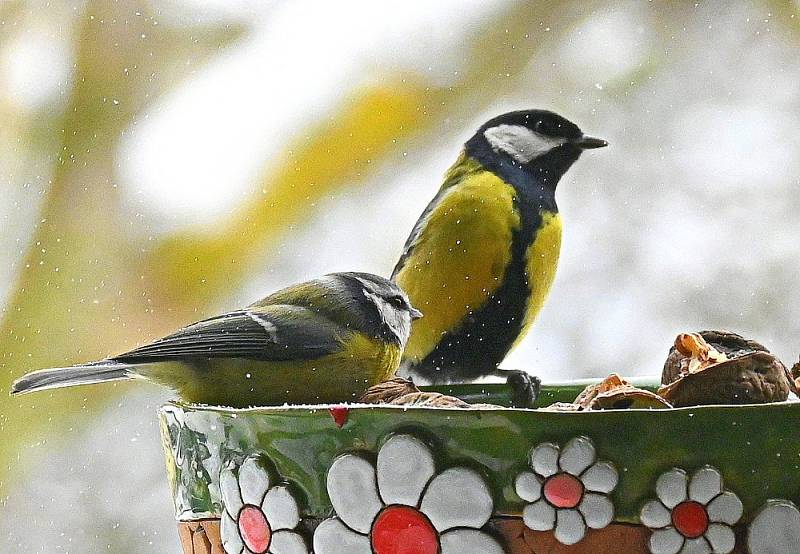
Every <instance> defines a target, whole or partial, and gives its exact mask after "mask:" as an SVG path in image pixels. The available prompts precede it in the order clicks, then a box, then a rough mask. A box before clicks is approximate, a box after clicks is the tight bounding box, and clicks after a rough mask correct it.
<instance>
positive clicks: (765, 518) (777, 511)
mask: <svg viewBox="0 0 800 554" xmlns="http://www.w3.org/2000/svg"><path fill="white" fill-rule="evenodd" d="M798 544H800V510H798V509H797V506H795V505H794V504H793V503H792V502H791V501H789V500H784V499H782V498H781V499H772V500H767V503H766V504H765V505H764V506H763V507H762V508H761V509H760V510H759V512H758V514H757V515H756V517H755V518H753V521H752V522H751V523H750V527H749V528H748V529H747V548H748V552H750V553H751V554H774V553H776V552H795V551H797V545H798Z"/></svg>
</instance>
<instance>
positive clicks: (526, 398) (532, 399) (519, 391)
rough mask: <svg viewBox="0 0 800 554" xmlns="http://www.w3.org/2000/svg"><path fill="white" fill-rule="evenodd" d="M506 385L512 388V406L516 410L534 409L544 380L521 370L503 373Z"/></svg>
mask: <svg viewBox="0 0 800 554" xmlns="http://www.w3.org/2000/svg"><path fill="white" fill-rule="evenodd" d="M503 375H506V376H507V377H506V383H507V384H508V386H509V387H511V405H512V406H513V407H515V408H533V406H534V404H536V399H537V398H538V397H539V390H540V388H541V386H542V380H541V379H539V378H538V377H536V376H535V375H531V374H530V373H527V372H525V371H521V370H519V369H511V370H505V371H503Z"/></svg>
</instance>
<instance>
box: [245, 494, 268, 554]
mask: <svg viewBox="0 0 800 554" xmlns="http://www.w3.org/2000/svg"><path fill="white" fill-rule="evenodd" d="M239 534H240V535H241V536H242V540H243V541H244V544H245V546H247V548H249V549H250V550H251V551H252V552H255V553H256V554H264V552H266V551H267V549H268V548H269V543H270V542H271V541H272V529H270V527H269V522H268V521H267V516H265V515H264V512H262V511H261V508H258V507H256V506H250V505H248V506H245V507H244V508H242V511H241V512H239Z"/></svg>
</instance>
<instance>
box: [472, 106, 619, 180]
mask: <svg viewBox="0 0 800 554" xmlns="http://www.w3.org/2000/svg"><path fill="white" fill-rule="evenodd" d="M607 145H608V143H607V142H606V141H604V140H602V139H598V138H594V137H589V136H586V135H584V134H583V131H581V130H580V128H579V127H578V126H577V125H575V124H574V123H572V122H571V121H569V120H567V119H564V118H563V117H561V116H560V115H558V114H556V113H553V112H550V111H547V110H522V111H516V112H509V113H505V114H503V115H499V116H497V117H495V118H493V119H490V120H489V121H487V122H486V123H484V124H483V125H482V126H481V128H480V129H478V131H477V132H476V133H475V135H473V136H472V138H470V139H469V140H468V141H467V142H466V144H465V149H466V152H467V154H468V155H469V156H471V157H473V158H475V159H476V160H477V161H479V162H480V163H481V164H483V165H484V166H487V168H488V169H490V170H493V171H497V170H500V171H499V172H500V173H502V172H503V170H511V171H515V170H517V168H519V169H521V170H522V171H524V172H526V173H527V174H529V175H532V176H534V177H535V178H538V179H539V180H540V181H541V182H543V183H545V184H550V185H551V186H552V187H555V185H556V184H557V183H558V180H559V179H560V178H561V176H562V175H563V174H564V173H565V172H566V171H567V170H568V169H569V167H570V166H571V165H572V164H573V163H575V161H576V160H577V159H578V158H579V157H580V155H581V153H582V152H583V151H584V150H587V149H590V148H601V147H603V146H607Z"/></svg>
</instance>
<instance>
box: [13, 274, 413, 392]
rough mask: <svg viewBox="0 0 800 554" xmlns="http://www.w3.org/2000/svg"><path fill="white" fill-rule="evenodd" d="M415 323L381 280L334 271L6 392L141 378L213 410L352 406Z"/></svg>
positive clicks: (390, 362)
mask: <svg viewBox="0 0 800 554" xmlns="http://www.w3.org/2000/svg"><path fill="white" fill-rule="evenodd" d="M421 315H422V314H421V313H420V312H419V311H417V310H416V309H415V308H414V307H413V306H412V305H411V304H410V302H409V300H408V297H407V296H406V294H405V293H404V292H403V290H402V289H401V288H400V287H399V286H397V285H396V284H394V283H392V282H391V281H389V280H387V279H385V278H383V277H378V276H376V275H371V274H369V273H332V274H330V275H326V276H324V277H321V278H319V279H314V280H312V281H308V282H305V283H300V284H297V285H294V286H291V287H288V288H286V289H283V290H280V291H278V292H276V293H274V294H272V295H270V296H267V297H266V298H264V299H263V300H260V301H258V302H256V303H254V304H251V305H250V306H248V307H247V308H245V309H242V310H236V311H233V312H229V313H226V314H222V315H219V316H217V317H212V318H210V319H206V320H203V321H199V322H197V323H193V324H192V325H189V326H187V327H184V328H183V329H181V330H179V331H177V332H175V333H173V334H171V335H169V336H166V337H164V338H162V339H159V340H157V341H155V342H153V343H151V344H148V345H145V346H141V347H139V348H136V349H134V350H131V351H130V352H126V353H124V354H120V355H119V356H114V357H111V358H108V359H105V360H101V361H97V362H92V363H87V364H83V365H78V366H74V367H64V368H54V369H44V370H40V371H35V372H33V373H29V374H28V375H25V376H24V377H22V378H21V379H19V380H17V381H16V382H15V383H14V385H13V387H12V392H13V393H15V394H17V393H24V392H31V391H36V390H44V389H50V388H56V387H68V386H73V385H83V384H89V383H100V382H105V381H117V380H122V379H135V378H143V379H147V380H148V381H152V382H155V383H158V384H160V385H163V386H165V387H168V388H170V389H172V390H173V391H175V392H176V393H177V395H178V397H179V398H180V399H181V400H183V401H185V402H193V403H202V404H214V405H220V406H231V407H246V406H262V405H277V404H283V403H293V404H300V403H319V402H322V403H328V402H343V401H352V400H356V399H357V398H358V397H359V396H360V395H361V394H362V393H363V392H365V391H366V389H367V388H369V387H370V386H372V385H375V384H377V383H380V382H382V381H384V380H386V379H389V378H391V377H392V376H394V374H395V371H396V370H397V367H398V365H399V364H400V359H401V356H402V352H403V348H404V346H405V344H406V341H407V340H408V336H409V333H410V331H411V322H412V320H413V319H416V318H419V317H421Z"/></svg>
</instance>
